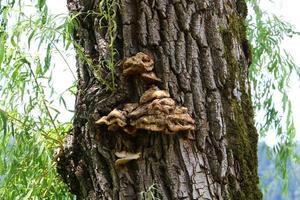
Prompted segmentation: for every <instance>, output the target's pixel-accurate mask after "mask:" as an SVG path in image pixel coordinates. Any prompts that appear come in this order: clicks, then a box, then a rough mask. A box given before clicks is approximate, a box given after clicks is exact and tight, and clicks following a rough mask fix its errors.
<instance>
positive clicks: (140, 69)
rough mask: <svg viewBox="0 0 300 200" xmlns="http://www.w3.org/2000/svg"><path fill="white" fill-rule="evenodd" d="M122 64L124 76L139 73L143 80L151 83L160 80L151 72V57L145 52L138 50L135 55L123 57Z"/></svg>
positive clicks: (152, 62)
mask: <svg viewBox="0 0 300 200" xmlns="http://www.w3.org/2000/svg"><path fill="white" fill-rule="evenodd" d="M122 66H123V75H124V76H134V75H140V76H141V78H142V79H143V80H145V81H147V82H151V83H153V82H160V81H161V80H160V79H159V78H158V77H157V76H156V74H155V73H154V72H153V69H154V61H153V59H152V58H151V56H149V55H147V54H145V53H142V52H139V53H137V54H136V55H135V56H132V57H130V58H127V59H125V60H124V61H123V64H122Z"/></svg>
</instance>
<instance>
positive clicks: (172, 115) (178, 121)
mask: <svg viewBox="0 0 300 200" xmlns="http://www.w3.org/2000/svg"><path fill="white" fill-rule="evenodd" d="M96 123H97V124H106V125H108V129H109V130H116V129H117V128H118V129H119V128H121V129H122V130H123V131H125V132H126V133H130V134H132V133H134V132H135V131H136V130H137V129H144V130H149V131H153V132H161V133H166V134H175V133H176V132H179V131H189V130H194V129H195V121H194V120H193V119H192V117H191V116H190V115H189V114H188V110H187V108H185V107H182V106H178V105H176V103H175V101H174V100H173V99H172V98H170V95H169V93H168V92H167V91H164V90H160V89H159V88H158V87H157V86H152V87H151V88H150V89H148V90H147V91H145V92H144V94H143V95H142V96H141V98H140V100H139V104H138V103H131V104H130V103H128V104H125V105H124V108H123V110H122V111H119V110H116V109H114V110H113V111H112V112H110V113H109V114H108V116H104V117H102V118H101V119H100V120H98V121H97V122H96Z"/></svg>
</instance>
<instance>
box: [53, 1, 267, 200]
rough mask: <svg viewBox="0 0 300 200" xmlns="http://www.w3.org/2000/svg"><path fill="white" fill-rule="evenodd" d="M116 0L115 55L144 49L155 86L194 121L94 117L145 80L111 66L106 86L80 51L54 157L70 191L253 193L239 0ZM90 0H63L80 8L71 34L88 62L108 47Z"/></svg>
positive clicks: (124, 195) (132, 195)
mask: <svg viewBox="0 0 300 200" xmlns="http://www.w3.org/2000/svg"><path fill="white" fill-rule="evenodd" d="M119 4H120V7H119V10H118V21H117V23H118V35H117V41H116V48H117V49H118V51H119V56H118V58H116V59H117V60H121V59H123V58H124V57H130V56H132V55H134V54H136V53H138V52H148V53H151V54H152V55H153V57H154V61H155V71H156V74H157V76H158V77H159V78H160V79H162V83H161V84H159V87H160V88H161V89H164V90H167V91H168V92H169V93H170V94H171V97H172V98H173V99H174V100H176V103H177V104H179V105H182V106H185V107H187V108H188V111H189V113H190V114H191V116H192V117H193V119H194V120H195V121H196V125H197V126H196V130H195V131H193V132H191V133H190V135H189V136H188V137H186V133H179V134H175V135H167V134H164V133H154V132H149V131H139V132H138V134H136V135H135V136H130V135H127V134H125V133H122V132H118V131H116V132H109V131H108V130H107V129H106V128H105V127H99V126H97V125H96V124H95V121H96V120H98V119H99V118H100V117H101V116H104V115H107V114H108V113H109V112H110V111H111V110H113V109H114V108H117V107H119V106H122V105H123V104H124V103H128V102H137V101H138V99H139V97H140V96H141V94H142V93H143V92H144V91H145V90H146V89H147V86H146V85H144V84H143V82H141V80H139V79H136V78H129V79H125V78H123V77H122V75H121V74H120V73H119V69H118V66H116V83H117V85H118V86H117V89H116V91H114V92H110V91H108V90H106V89H105V86H104V85H103V84H101V83H99V82H98V81H97V80H96V79H95V78H94V76H93V73H92V72H91V70H90V69H89V67H88V65H87V64H86V63H84V62H82V61H80V60H79V59H78V63H77V67H78V74H79V76H78V78H79V82H78V94H77V100H76V115H75V119H74V128H73V130H72V131H71V133H70V134H69V135H68V136H67V138H66V140H65V145H64V149H63V151H62V152H61V154H60V156H59V161H58V163H57V168H58V172H59V173H60V174H61V176H62V177H63V179H64V180H65V182H66V183H68V185H69V187H70V190H71V191H72V192H73V193H74V194H76V195H77V197H78V198H79V199H114V200H117V199H122V200H123V199H130V200H131V199H151V198H150V196H149V194H150V193H152V194H153V195H154V196H155V197H157V198H159V199H168V200H171V199H249V200H250V199H254V200H258V199H261V198H262V196H261V193H260V191H259V188H258V175H257V154H256V152H257V149H256V148H257V132H256V129H255V127H254V121H253V109H252V105H251V99H250V96H251V95H250V89H249V83H248V79H247V72H248V67H249V62H250V60H251V58H250V55H251V52H249V47H248V43H247V40H246V37H245V34H246V33H245V26H244V18H245V16H246V14H247V10H246V5H245V2H244V0H222V1H218V0H211V1H209V0H195V1H190V0H141V1H136V0H120V2H119ZM98 5H99V1H98V0H94V1H93V0H68V7H69V9H70V11H71V12H82V13H83V14H82V15H80V16H79V21H80V27H79V28H78V29H77V30H76V33H75V34H74V35H75V39H76V41H77V42H78V43H79V44H80V45H81V46H82V47H83V48H84V51H85V53H86V54H87V55H88V56H89V57H90V58H92V59H93V61H94V62H95V63H96V64H97V62H98V61H99V60H101V59H103V58H104V57H105V56H106V55H105V54H106V52H105V47H106V42H107V34H106V33H105V31H99V19H98V18H97V15H91V14H90V15H84V12H87V11H88V10H94V11H95V12H98V10H99V8H98ZM102 23H105V22H103V21H102ZM102 73H103V74H105V73H106V75H107V77H111V76H110V74H109V73H110V72H109V71H107V70H105V69H103V70H102ZM108 81H109V80H108ZM118 151H128V152H135V153H137V152H141V158H140V159H138V160H134V161H131V162H129V163H128V164H126V165H125V167H123V168H116V166H115V161H116V159H117V158H116V156H115V152H118ZM153 188H155V189H153Z"/></svg>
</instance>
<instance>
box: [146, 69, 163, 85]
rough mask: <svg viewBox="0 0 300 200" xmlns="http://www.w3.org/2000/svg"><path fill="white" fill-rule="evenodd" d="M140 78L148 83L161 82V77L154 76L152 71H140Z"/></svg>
mask: <svg viewBox="0 0 300 200" xmlns="http://www.w3.org/2000/svg"><path fill="white" fill-rule="evenodd" d="M141 76H142V78H143V79H144V80H145V81H147V82H148V83H157V82H161V79H160V78H158V77H157V76H156V74H155V73H154V72H146V73H142V75H141Z"/></svg>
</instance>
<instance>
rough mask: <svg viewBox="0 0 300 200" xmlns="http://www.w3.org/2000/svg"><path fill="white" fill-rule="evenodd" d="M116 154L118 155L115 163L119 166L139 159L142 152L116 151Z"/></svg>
mask: <svg viewBox="0 0 300 200" xmlns="http://www.w3.org/2000/svg"><path fill="white" fill-rule="evenodd" d="M115 155H116V156H117V157H118V159H117V160H116V161H115V165H116V166H117V167H120V166H123V165H125V164H126V163H128V162H130V161H132V160H137V159H139V158H140V157H141V153H130V152H126V151H121V152H116V153H115Z"/></svg>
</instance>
